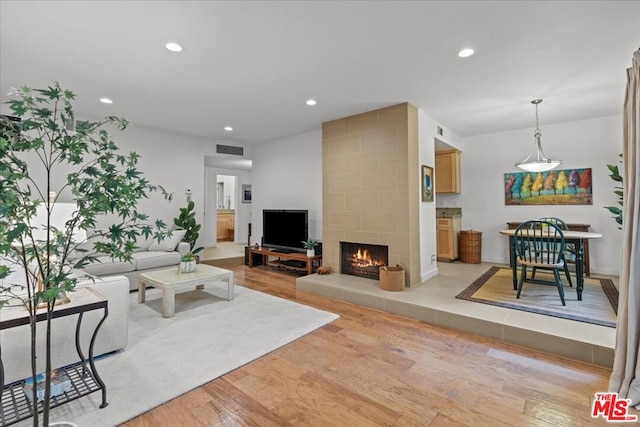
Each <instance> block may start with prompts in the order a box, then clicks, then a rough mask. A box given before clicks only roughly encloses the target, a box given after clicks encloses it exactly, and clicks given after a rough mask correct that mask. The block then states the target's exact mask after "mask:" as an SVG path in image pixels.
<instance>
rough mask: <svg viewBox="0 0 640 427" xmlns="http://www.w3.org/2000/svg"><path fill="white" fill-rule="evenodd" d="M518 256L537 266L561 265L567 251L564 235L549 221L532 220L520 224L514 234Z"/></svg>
mask: <svg viewBox="0 0 640 427" xmlns="http://www.w3.org/2000/svg"><path fill="white" fill-rule="evenodd" d="M514 238H515V247H516V255H517V256H518V258H520V259H521V260H524V261H526V262H532V263H537V264H551V265H553V264H559V263H560V262H561V258H562V254H563V253H564V251H565V241H564V234H563V233H562V230H561V229H560V227H559V226H558V225H557V224H555V223H553V222H549V221H543V220H531V221H526V222H523V223H522V224H520V226H518V228H516V231H515V233H514Z"/></svg>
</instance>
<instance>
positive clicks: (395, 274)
mask: <svg viewBox="0 0 640 427" xmlns="http://www.w3.org/2000/svg"><path fill="white" fill-rule="evenodd" d="M380 289H382V290H384V291H403V290H404V265H402V264H396V266H395V267H387V266H386V265H385V266H383V267H380Z"/></svg>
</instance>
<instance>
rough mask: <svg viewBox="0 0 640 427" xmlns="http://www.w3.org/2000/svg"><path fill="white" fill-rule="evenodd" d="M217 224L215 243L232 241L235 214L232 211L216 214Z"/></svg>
mask: <svg viewBox="0 0 640 427" xmlns="http://www.w3.org/2000/svg"><path fill="white" fill-rule="evenodd" d="M217 217H218V223H217V227H216V230H217V239H216V240H217V241H218V242H222V241H233V239H234V226H233V225H234V223H235V219H236V218H235V217H236V216H235V213H234V212H233V211H230V212H221V211H218V213H217Z"/></svg>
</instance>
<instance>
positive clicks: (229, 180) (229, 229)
mask: <svg viewBox="0 0 640 427" xmlns="http://www.w3.org/2000/svg"><path fill="white" fill-rule="evenodd" d="M236 183H237V179H236V177H235V176H232V175H222V174H219V175H217V176H216V193H217V194H216V197H215V200H216V203H217V205H216V213H217V215H216V227H215V229H216V241H217V242H233V241H235V230H236V206H237V200H236V195H237V194H238V189H237V184H236Z"/></svg>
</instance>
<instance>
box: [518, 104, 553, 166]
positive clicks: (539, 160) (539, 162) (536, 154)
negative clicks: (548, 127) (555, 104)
mask: <svg viewBox="0 0 640 427" xmlns="http://www.w3.org/2000/svg"><path fill="white" fill-rule="evenodd" d="M541 102H542V99H534V100H533V101H531V103H532V104H533V105H535V106H536V131H535V133H534V134H533V136H534V138H535V143H534V146H533V151H531V154H529V156H528V157H527V158H526V159H524V160H523V161H521V162H520V163H516V167H519V168H520V169H524V170H526V171H528V172H544V171H548V170H551V169H554V168H557V167H558V166H560V165H561V164H562V160H551V159H549V158H548V157H547V156H545V155H544V152H543V151H542V144H541V143H540V137H541V136H542V131H541V130H540V126H539V122H538V104H540V103H541Z"/></svg>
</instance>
